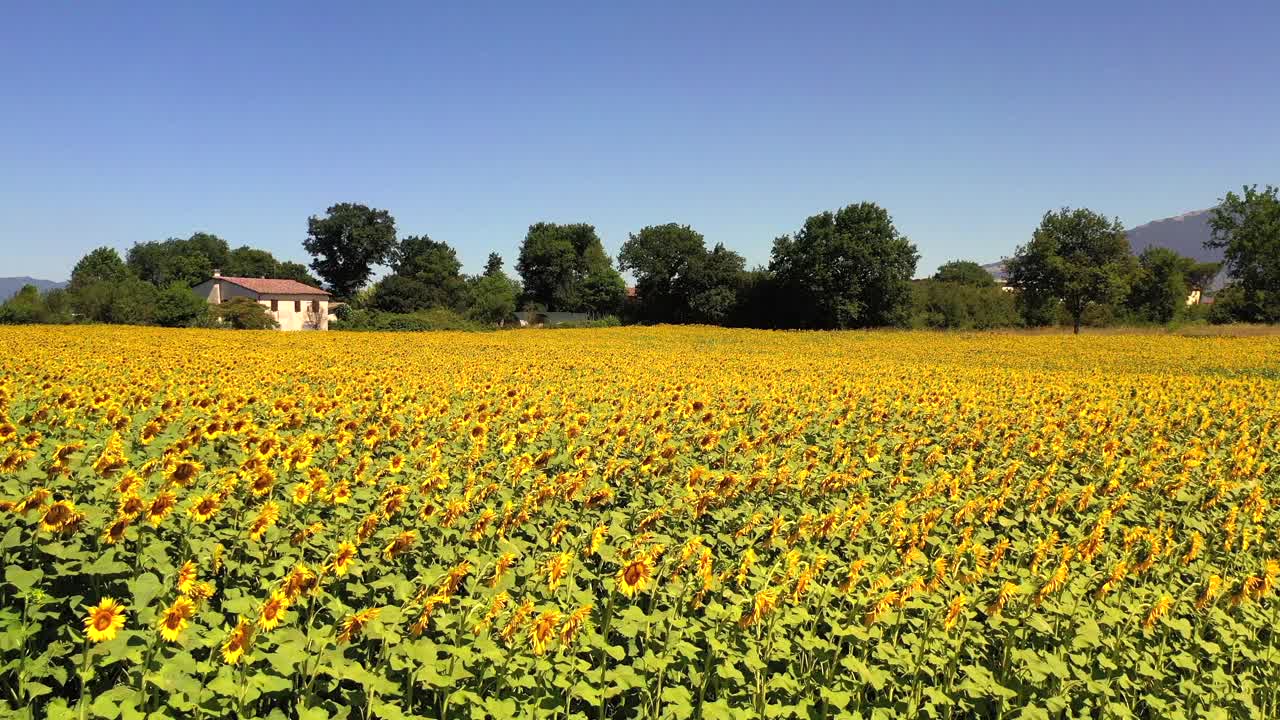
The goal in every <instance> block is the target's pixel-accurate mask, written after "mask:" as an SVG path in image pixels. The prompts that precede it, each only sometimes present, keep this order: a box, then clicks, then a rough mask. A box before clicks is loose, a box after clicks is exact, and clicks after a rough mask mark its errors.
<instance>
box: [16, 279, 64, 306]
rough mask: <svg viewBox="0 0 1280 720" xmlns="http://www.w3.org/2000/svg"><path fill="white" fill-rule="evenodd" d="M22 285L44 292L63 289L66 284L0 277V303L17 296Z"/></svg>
mask: <svg viewBox="0 0 1280 720" xmlns="http://www.w3.org/2000/svg"><path fill="white" fill-rule="evenodd" d="M23 285H35V286H36V289H37V290H39V291H40V292H44V291H45V290H52V289H54V288H60V287H65V286H66V283H64V282H54V281H53V280H41V279H40V278H32V277H0V302H3V301H5V300H8V299H9V298H11V297H13V296H14V295H17V294H18V291H19V290H21V289H22V286H23Z"/></svg>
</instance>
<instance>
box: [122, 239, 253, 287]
mask: <svg viewBox="0 0 1280 720" xmlns="http://www.w3.org/2000/svg"><path fill="white" fill-rule="evenodd" d="M245 249H248V248H245ZM258 252H261V251H258ZM231 260H232V252H231V251H230V250H229V249H228V248H227V242H226V241H225V240H223V239H222V238H220V237H218V236H217V235H213V234H210V233H206V232H198V233H195V234H193V235H192V236H191V237H189V238H187V239H185V240H184V239H181V238H169V239H168V240H165V241H163V242H156V241H151V242H144V243H134V245H133V247H131V248H129V252H128V253H127V255H126V262H127V263H128V265H129V269H130V270H132V271H133V273H134V274H135V275H137V276H138V277H139V278H140V279H142V280H145V281H147V282H149V283H151V284H153V285H155V286H156V287H165V286H167V285H169V284H170V283H173V282H181V283H184V284H186V285H187V286H188V287H193V286H195V285H199V284H200V283H202V282H204V281H205V280H208V279H209V276H210V275H212V274H213V271H214V270H215V269H218V268H221V269H222V270H223V271H225V272H227V274H228V275H234V274H237V273H235V272H231V271H230V270H229V269H228V265H229V264H230V262H231ZM245 274H248V273H245Z"/></svg>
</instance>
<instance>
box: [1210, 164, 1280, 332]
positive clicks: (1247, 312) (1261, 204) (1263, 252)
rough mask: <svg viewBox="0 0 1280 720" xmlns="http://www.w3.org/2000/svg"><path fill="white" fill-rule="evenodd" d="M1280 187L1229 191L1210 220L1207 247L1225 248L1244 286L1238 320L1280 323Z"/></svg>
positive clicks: (1229, 264) (1230, 265)
mask: <svg viewBox="0 0 1280 720" xmlns="http://www.w3.org/2000/svg"><path fill="white" fill-rule="evenodd" d="M1278 193H1280V189H1278V188H1275V187H1272V186H1271V185H1268V186H1266V188H1265V189H1263V190H1261V191H1260V190H1258V186H1257V185H1251V186H1246V187H1244V188H1243V189H1242V190H1241V193H1240V194H1239V195H1237V194H1236V193H1234V192H1228V193H1227V196H1226V197H1225V198H1223V199H1222V200H1221V201H1219V203H1218V206H1217V207H1216V208H1214V209H1213V213H1212V214H1211V215H1210V216H1209V227H1210V228H1212V230H1213V235H1212V237H1211V238H1210V239H1209V240H1208V241H1207V242H1206V243H1205V246H1206V247H1210V248H1221V249H1222V250H1223V258H1224V260H1225V262H1226V264H1227V268H1228V270H1230V273H1231V276H1232V277H1233V278H1234V279H1235V281H1234V282H1235V283H1236V284H1237V285H1238V286H1239V288H1240V293H1239V295H1240V298H1239V302H1238V303H1235V302H1234V301H1233V304H1234V306H1235V307H1237V308H1238V312H1239V313H1240V314H1239V315H1238V316H1237V317H1236V319H1237V320H1245V321H1251V322H1277V321H1280V197H1277V194H1278Z"/></svg>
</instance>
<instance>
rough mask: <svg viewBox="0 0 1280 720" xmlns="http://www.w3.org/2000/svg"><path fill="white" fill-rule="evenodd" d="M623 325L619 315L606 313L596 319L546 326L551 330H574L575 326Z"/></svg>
mask: <svg viewBox="0 0 1280 720" xmlns="http://www.w3.org/2000/svg"><path fill="white" fill-rule="evenodd" d="M621 325H622V321H621V320H619V319H618V316H617V315H605V316H604V317H599V318H596V319H595V320H583V321H581V322H565V323H560V324H559V325H547V326H546V327H547V328H549V329H551V330H572V329H574V328H608V327H619V326H621Z"/></svg>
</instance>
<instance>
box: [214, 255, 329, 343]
mask: <svg viewBox="0 0 1280 720" xmlns="http://www.w3.org/2000/svg"><path fill="white" fill-rule="evenodd" d="M192 291H193V292H195V293H196V294H197V295H200V296H201V297H203V298H205V299H206V300H208V301H209V304H211V305H220V304H222V303H224V302H226V301H227V300H230V299H231V298H236V297H244V298H249V299H250V300H253V301H254V302H256V303H258V304H260V305H262V306H264V307H266V308H267V312H268V314H269V315H271V317H272V318H274V319H275V321H276V323H277V324H278V325H279V326H280V329H281V330H328V329H329V303H330V295H329V293H327V292H325V291H324V290H321V289H320V288H317V287H311V286H310V285H307V284H306V283H300V282H298V281H297V280H286V279H283V278H247V277H230V276H227V275H223V274H222V273H220V272H219V271H217V270H214V271H213V277H211V278H209V279H208V280H205V281H204V282H202V283H200V284H199V285H197V286H195V287H194V288H192Z"/></svg>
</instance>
